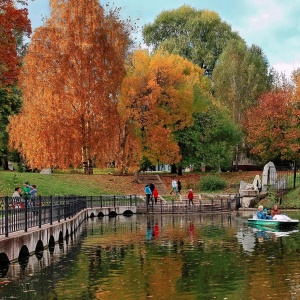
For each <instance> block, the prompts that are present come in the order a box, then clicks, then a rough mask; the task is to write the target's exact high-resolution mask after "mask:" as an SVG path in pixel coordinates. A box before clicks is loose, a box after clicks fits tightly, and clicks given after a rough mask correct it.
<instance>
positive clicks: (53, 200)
mask: <svg viewBox="0 0 300 300" xmlns="http://www.w3.org/2000/svg"><path fill="white" fill-rule="evenodd" d="M137 201H138V198H137V196H136V195H126V196H116V195H112V196H111V195H105V196H75V195H72V196H47V197H41V196H39V197H37V198H32V199H29V200H27V199H23V198H20V197H18V198H12V197H0V235H5V236H6V237H8V235H9V233H12V232H16V231H20V230H24V231H25V232H27V230H28V229H29V228H33V227H37V226H38V227H39V228H41V227H42V225H45V224H50V225H52V224H53V222H56V221H58V222H60V221H61V220H67V219H68V218H71V217H73V216H75V215H76V214H77V213H78V212H80V211H81V210H83V209H85V208H92V207H112V206H113V207H116V206H137Z"/></svg>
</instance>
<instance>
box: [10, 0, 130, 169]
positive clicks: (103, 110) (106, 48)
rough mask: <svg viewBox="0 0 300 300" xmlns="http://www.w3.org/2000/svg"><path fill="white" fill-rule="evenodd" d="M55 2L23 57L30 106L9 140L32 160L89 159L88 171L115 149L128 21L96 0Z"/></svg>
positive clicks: (38, 163) (60, 163) (61, 163)
mask: <svg viewBox="0 0 300 300" xmlns="http://www.w3.org/2000/svg"><path fill="white" fill-rule="evenodd" d="M50 7H51V16H50V18H49V19H48V20H47V21H46V23H45V25H44V26H42V27H40V28H38V29H37V30H36V31H35V32H34V35H33V37H32V40H31V43H30V46H29V51H28V54H27V55H26V57H25V59H24V64H23V68H22V72H21V78H20V86H21V88H22V93H23V104H24V105H23V109H22V111H21V113H20V114H19V115H17V116H15V117H13V118H12V119H11V123H10V126H9V132H10V145H11V147H13V148H16V149H18V150H19V151H20V152H21V154H22V156H23V157H24V159H25V160H26V162H27V164H28V165H29V166H31V167H36V168H43V167H55V166H57V167H61V168H64V167H69V166H70V165H73V166H79V165H81V164H82V165H83V168H84V173H85V174H89V173H92V163H93V161H96V160H97V161H99V162H103V163H104V162H108V161H110V160H112V159H113V157H114V155H115V154H114V153H115V151H116V142H115V139H116V137H117V134H118V132H117V131H116V127H117V126H116V123H117V122H118V111H117V100H116V98H117V95H118V93H119V88H120V84H121V81H122V79H123V77H124V75H125V68H124V62H125V55H126V49H127V47H128V44H129V30H128V28H129V27H128V26H127V24H126V23H124V22H122V21H121V20H119V17H118V10H109V11H108V12H105V11H104V9H103V8H102V6H101V5H100V4H99V2H98V1H97V0H68V1H60V0H51V1H50ZM114 121H116V123H115V122H114Z"/></svg>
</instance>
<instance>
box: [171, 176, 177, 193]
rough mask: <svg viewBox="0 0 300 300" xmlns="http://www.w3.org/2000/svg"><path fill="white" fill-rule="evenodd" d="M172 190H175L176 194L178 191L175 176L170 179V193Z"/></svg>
mask: <svg viewBox="0 0 300 300" xmlns="http://www.w3.org/2000/svg"><path fill="white" fill-rule="evenodd" d="M173 192H175V193H176V195H177V193H178V191H177V182H176V179H175V178H174V179H173V180H172V190H171V192H170V195H172V193H173Z"/></svg>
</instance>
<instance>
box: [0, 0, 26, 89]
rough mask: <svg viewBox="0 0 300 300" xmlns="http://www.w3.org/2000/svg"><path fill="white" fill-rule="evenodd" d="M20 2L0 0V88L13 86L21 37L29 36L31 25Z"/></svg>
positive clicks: (17, 71)
mask: <svg viewBox="0 0 300 300" xmlns="http://www.w3.org/2000/svg"><path fill="white" fill-rule="evenodd" d="M16 4H19V6H20V5H23V6H24V5H25V6H26V5H27V1H24V0H23V1H22V0H17V1H13V0H0V88H3V87H6V86H10V85H14V84H15V83H16V80H17V77H18V75H19V71H20V59H21V56H20V54H21V53H20V52H22V51H21V50H22V43H21V42H20V41H21V40H22V38H23V36H27V37H29V36H30V34H31V24H30V20H29V19H28V10H27V8H26V7H23V8H18V7H17V6H16Z"/></svg>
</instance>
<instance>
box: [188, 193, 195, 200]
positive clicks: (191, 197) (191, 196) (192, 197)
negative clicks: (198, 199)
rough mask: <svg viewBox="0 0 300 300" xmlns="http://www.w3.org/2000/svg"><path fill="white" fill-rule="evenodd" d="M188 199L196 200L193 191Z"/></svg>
mask: <svg viewBox="0 0 300 300" xmlns="http://www.w3.org/2000/svg"><path fill="white" fill-rule="evenodd" d="M188 199H189V200H193V199H194V194H193V192H192V191H189V194H188Z"/></svg>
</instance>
